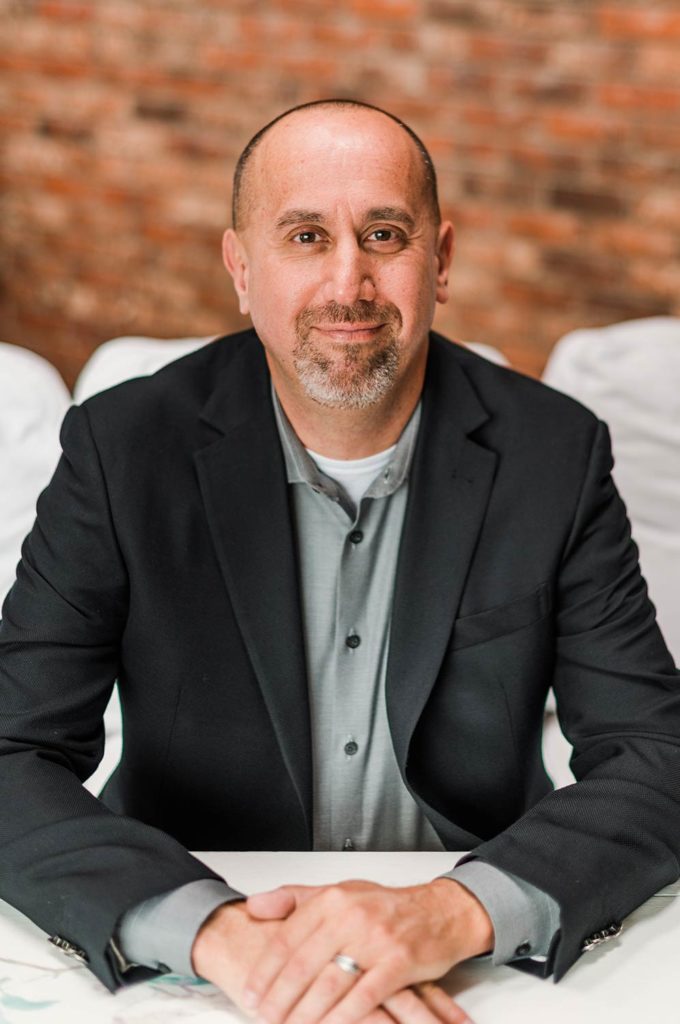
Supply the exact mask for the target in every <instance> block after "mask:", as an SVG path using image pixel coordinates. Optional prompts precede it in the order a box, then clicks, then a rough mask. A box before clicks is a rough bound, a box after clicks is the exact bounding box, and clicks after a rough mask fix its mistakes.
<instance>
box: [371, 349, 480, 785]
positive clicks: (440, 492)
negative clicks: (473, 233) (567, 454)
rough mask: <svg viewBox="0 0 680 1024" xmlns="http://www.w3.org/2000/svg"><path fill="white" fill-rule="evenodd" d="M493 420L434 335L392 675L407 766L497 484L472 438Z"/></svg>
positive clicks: (401, 754)
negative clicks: (415, 732) (485, 424)
mask: <svg viewBox="0 0 680 1024" xmlns="http://www.w3.org/2000/svg"><path fill="white" fill-rule="evenodd" d="M487 419H488V414H487V413H486V411H485V410H484V408H483V406H482V405H481V403H480V401H479V399H478V397H477V395H476V393H475V392H474V390H473V388H472V385H471V384H470V382H469V380H468V378H467V376H466V374H465V372H464V371H463V370H462V369H461V367H460V365H459V363H458V360H457V358H456V355H455V351H454V350H453V349H452V347H451V343H450V342H445V341H442V340H440V339H437V338H436V337H435V338H433V343H432V345H431V348H430V355H429V361H428V370H427V376H426V381H425V388H424V391H423V418H422V420H421V425H420V430H419V436H418V443H417V445H416V451H415V453H414V459H413V465H412V469H411V476H410V483H409V499H408V504H407V508H406V515H405V519H404V527H403V532H402V539H401V545H400V550H399V559H398V563H397V577H396V583H395V592H394V603H393V610H392V625H391V630H390V654H389V659H388V665H387V678H386V700H387V710H388V717H389V722H390V729H391V732H392V740H393V743H394V749H395V753H396V756H397V761H398V763H399V766H400V768H401V770H402V772H405V770H406V764H407V757H408V746H409V743H410V740H411V736H412V735H413V731H414V729H415V727H416V724H417V722H418V718H419V717H420V714H421V712H422V710H423V707H424V706H425V703H426V701H427V699H428V697H429V694H430V691H431V689H432V686H433V685H434V681H435V679H436V677H437V674H438V672H439V668H440V666H441V663H442V659H443V656H444V653H445V650H446V647H447V644H448V643H449V640H450V637H451V631H452V628H453V623H454V620H455V617H456V612H457V610H458V606H459V604H460V600H461V596H462V592H463V588H464V585H465V579H466V575H467V571H468V567H469V565H470V561H471V559H472V556H473V554H474V549H475V544H476V541H477V537H478V535H479V531H480V528H481V525H482V520H483V518H484V512H485V509H486V505H487V502H488V499H489V494H490V491H491V485H492V482H493V476H494V472H495V465H496V456H495V454H494V453H493V452H491V451H489V450H488V449H486V448H483V447H482V446H481V445H479V444H477V443H476V442H475V441H473V440H471V438H470V437H469V434H470V433H472V431H473V430H475V429H476V428H477V427H479V426H480V425H481V424H482V423H484V422H485V421H486V420H487Z"/></svg>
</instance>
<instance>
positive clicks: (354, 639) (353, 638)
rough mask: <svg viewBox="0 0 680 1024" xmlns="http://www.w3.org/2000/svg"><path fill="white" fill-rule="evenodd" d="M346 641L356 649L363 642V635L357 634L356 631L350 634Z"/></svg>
mask: <svg viewBox="0 0 680 1024" xmlns="http://www.w3.org/2000/svg"><path fill="white" fill-rule="evenodd" d="M345 643H346V644H347V646H348V647H350V648H351V649H352V650H354V649H355V648H356V647H358V646H359V644H360V643H361V637H360V636H357V635H356V633H350V635H349V636H348V637H347V638H346V640H345Z"/></svg>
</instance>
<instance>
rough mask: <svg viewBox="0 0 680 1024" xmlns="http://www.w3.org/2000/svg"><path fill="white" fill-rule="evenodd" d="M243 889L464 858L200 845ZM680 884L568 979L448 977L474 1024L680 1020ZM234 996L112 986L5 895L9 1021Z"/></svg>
mask: <svg viewBox="0 0 680 1024" xmlns="http://www.w3.org/2000/svg"><path fill="white" fill-rule="evenodd" d="M198 856H200V857H201V858H202V859H203V860H204V861H205V862H206V863H207V864H209V865H210V866H211V867H212V868H214V869H215V870H216V871H218V872H220V873H221V874H224V875H226V877H227V878H228V879H229V881H230V882H231V883H232V884H233V885H234V886H236V887H237V888H239V889H242V890H243V891H244V892H256V891H259V890H262V889H266V888H271V887H273V886H275V885H279V884H281V883H282V882H302V883H309V884H318V883H322V882H330V881H336V880H338V879H342V878H348V877H354V878H369V879H373V880H375V881H378V882H382V883H384V884H387V885H409V884H412V883H414V882H419V881H425V880H426V879H428V878H432V877H434V876H435V875H437V874H440V873H441V872H442V871H444V870H447V869H448V868H449V867H450V866H451V864H452V863H454V862H455V860H456V859H457V855H455V854H446V853H416V854H414V853H356V852H353V853H206V854H198ZM679 895H680V886H679V885H677V884H676V885H674V886H670V887H669V888H668V889H664V890H663V892H661V893H659V894H658V895H657V896H654V897H652V899H651V900H649V901H648V902H647V903H646V904H645V905H644V906H643V907H641V908H640V909H639V910H638V911H636V912H635V913H634V914H632V915H631V917H630V918H628V920H627V921H626V922H625V926H624V931H623V934H622V935H621V937H620V938H619V939H614V940H612V941H611V942H608V943H606V944H604V945H602V946H600V947H599V948H598V949H597V950H594V951H593V952H591V953H588V954H586V955H585V956H584V957H582V958H581V960H580V961H579V962H578V963H577V964H576V965H575V966H574V967H573V968H572V969H571V971H569V973H568V974H567V976H566V977H565V978H564V979H563V980H562V981H561V982H560V983H559V985H553V984H552V982H551V981H540V980H537V979H536V978H532V977H529V976H527V975H525V974H522V973H521V972H519V971H515V970H513V969H512V968H510V967H492V966H490V965H489V964H487V963H482V962H469V963H468V964H466V965H463V966H461V967H458V968H457V969H456V970H455V971H454V972H453V973H452V974H451V975H450V976H449V978H448V979H447V984H446V987H447V989H448V990H449V991H450V992H451V994H452V995H455V997H456V998H457V999H458V1001H459V1002H460V1003H461V1005H462V1006H464V1007H465V1009H466V1010H467V1012H468V1013H469V1014H470V1016H471V1017H472V1018H473V1020H474V1021H475V1022H476V1024H498V1022H501V1021H502V1022H503V1024H520V1022H521V1024H534V1022H536V1024H538V1022H541V1024H562V1022H564V1024H566V1022H567V1021H569V1022H570V1024H572V1022H578V1024H600V1022H601V1021H605V1020H613V1021H616V1024H640V1021H645V1022H646V1021H649V1022H650V1024H678V1022H680V982H679V980H678V963H679V959H680V899H677V898H676V897H677V896H679ZM244 1019H245V1018H243V1017H242V1016H241V1015H240V1014H239V1013H238V1011H236V1010H235V1009H234V1007H233V1006H232V1005H231V1004H230V1003H229V1001H228V999H227V998H226V997H225V996H223V995H222V994H221V993H220V992H218V991H217V990H216V989H214V988H213V987H212V986H211V985H207V984H205V983H204V982H199V981H197V979H187V978H180V977H178V976H176V975H167V976H165V977H163V978H158V979H154V980H153V981H150V982H146V983H144V984H141V985H136V986H131V987H130V988H127V989H124V990H122V991H120V992H118V993H117V994H116V995H113V996H112V995H109V993H108V992H107V991H106V990H105V989H104V988H103V986H102V985H101V984H100V983H99V982H98V981H97V980H96V979H95V978H94V977H93V976H92V975H91V974H90V972H89V971H88V970H87V969H86V968H84V967H81V966H80V965H78V964H74V963H71V962H70V961H69V960H67V959H66V958H65V957H64V956H63V954H61V953H59V952H58V951H57V950H55V949H53V948H52V947H51V946H50V945H49V943H47V942H46V940H45V936H44V934H43V933H42V932H41V931H40V930H39V929H38V928H36V927H35V925H33V924H31V922H29V921H28V920H27V919H26V918H25V917H24V916H23V915H22V914H19V913H18V912H17V911H15V910H13V909H12V908H10V907H8V906H7V905H6V904H3V903H2V902H0V1024H133V1022H134V1024H168V1022H172V1021H182V1022H193V1021H197V1022H198V1021H200V1022H201V1024H227V1022H230V1024H243V1021H244Z"/></svg>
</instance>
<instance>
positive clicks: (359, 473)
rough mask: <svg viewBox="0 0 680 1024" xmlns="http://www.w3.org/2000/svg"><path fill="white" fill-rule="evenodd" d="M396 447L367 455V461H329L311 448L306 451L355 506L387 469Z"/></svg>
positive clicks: (394, 445)
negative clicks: (341, 488)
mask: <svg viewBox="0 0 680 1024" xmlns="http://www.w3.org/2000/svg"><path fill="white" fill-rule="evenodd" d="M396 447H397V446H396V444H393V445H392V446H391V448H386V449H385V451H384V452H377V453H376V454H375V455H367V456H366V458H365V459H329V458H328V457H327V456H326V455H319V453H318V452H313V451H312V450H311V448H306V449H305V450H306V452H307V454H308V455H309V457H310V458H311V459H313V461H314V462H315V463H316V465H317V466H318V467H319V469H320V470H321V472H322V473H325V474H326V476H329V477H330V478H331V480H335V481H336V483H339V484H340V486H341V487H344V489H345V490H346V491H347V494H348V495H349V497H350V498H351V499H352V501H353V502H354V504H355V505H358V504H359V502H360V501H361V499H362V498H363V496H364V494H365V493H366V491H367V490H368V488H369V487H370V486H371V484H372V483H373V481H374V480H375V478H376V477H377V476H379V475H380V474H381V473H382V471H383V469H386V467H387V465H388V464H389V462H390V460H391V458H392V456H393V455H394V452H395V449H396Z"/></svg>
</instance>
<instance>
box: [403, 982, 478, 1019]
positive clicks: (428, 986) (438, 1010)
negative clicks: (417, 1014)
mask: <svg viewBox="0 0 680 1024" xmlns="http://www.w3.org/2000/svg"><path fill="white" fill-rule="evenodd" d="M414 988H415V991H416V992H417V993H418V994H419V996H420V997H421V999H422V1000H423V1001H424V1002H425V1003H426V1004H427V1005H428V1006H429V1007H430V1009H431V1010H432V1011H433V1012H434V1013H435V1014H436V1015H437V1016H438V1017H439V1019H440V1020H441V1021H442V1022H443V1024H472V1021H471V1020H470V1018H469V1017H468V1015H467V1014H466V1013H465V1010H463V1008H462V1007H461V1006H459V1005H458V1003H456V1002H454V1000H453V999H452V998H451V996H449V995H447V993H446V992H445V991H444V989H443V988H441V987H440V986H439V985H435V984H434V982H431V981H425V982H423V983H422V984H420V985H415V986H414Z"/></svg>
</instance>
